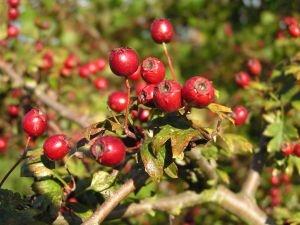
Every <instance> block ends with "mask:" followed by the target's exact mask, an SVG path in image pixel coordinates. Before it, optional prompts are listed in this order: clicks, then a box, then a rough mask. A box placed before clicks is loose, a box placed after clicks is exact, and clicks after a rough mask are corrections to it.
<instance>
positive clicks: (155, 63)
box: [141, 57, 166, 84]
mask: <svg viewBox="0 0 300 225" xmlns="http://www.w3.org/2000/svg"><path fill="white" fill-rule="evenodd" d="M165 72H166V70H165V66H164V64H163V63H162V62H161V61H160V60H159V59H157V58H154V57H148V58H146V59H144V61H143V63H142V66H141V75H142V77H143V79H144V81H146V82H147V83H148V84H158V83H159V82H161V81H163V79H164V78H165V74H166V73H165Z"/></svg>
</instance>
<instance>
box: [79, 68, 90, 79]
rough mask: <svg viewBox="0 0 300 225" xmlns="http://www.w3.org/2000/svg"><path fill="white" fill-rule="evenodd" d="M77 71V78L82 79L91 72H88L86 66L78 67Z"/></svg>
mask: <svg viewBox="0 0 300 225" xmlns="http://www.w3.org/2000/svg"><path fill="white" fill-rule="evenodd" d="M78 70H79V71H78V73H79V76H80V77H82V78H87V77H89V76H90V74H91V72H90V70H89V68H88V66H87V65H82V66H80V67H79V69H78Z"/></svg>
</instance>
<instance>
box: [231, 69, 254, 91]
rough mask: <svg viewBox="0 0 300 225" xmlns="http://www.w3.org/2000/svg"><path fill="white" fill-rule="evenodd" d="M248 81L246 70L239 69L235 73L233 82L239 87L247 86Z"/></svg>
mask: <svg viewBox="0 0 300 225" xmlns="http://www.w3.org/2000/svg"><path fill="white" fill-rule="evenodd" d="M250 81H251V79H250V76H249V74H248V73H246V72H243V71H241V72H238V73H237V74H235V82H236V84H237V85H238V86H240V87H241V88H245V87H247V86H249V84H250Z"/></svg>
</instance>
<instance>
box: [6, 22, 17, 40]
mask: <svg viewBox="0 0 300 225" xmlns="http://www.w3.org/2000/svg"><path fill="white" fill-rule="evenodd" d="M18 35H19V28H17V27H16V26H14V25H9V26H8V28H7V37H8V38H15V37H17V36H18Z"/></svg>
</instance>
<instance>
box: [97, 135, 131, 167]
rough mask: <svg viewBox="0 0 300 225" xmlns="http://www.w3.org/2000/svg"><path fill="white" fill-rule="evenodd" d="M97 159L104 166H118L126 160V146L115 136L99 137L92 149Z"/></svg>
mask: <svg viewBox="0 0 300 225" xmlns="http://www.w3.org/2000/svg"><path fill="white" fill-rule="evenodd" d="M91 153H92V155H93V156H94V157H95V159H96V160H97V161H98V162H99V163H100V164H102V165H104V166H110V167H113V166H117V165H119V164H120V163H121V162H122V161H123V160H124V159H125V155H126V152H125V145H124V143H123V142H122V140H121V139H120V138H118V137H114V136H109V135H108V136H102V137H99V138H98V139H97V140H96V141H95V143H94V144H93V145H92V147H91Z"/></svg>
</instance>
